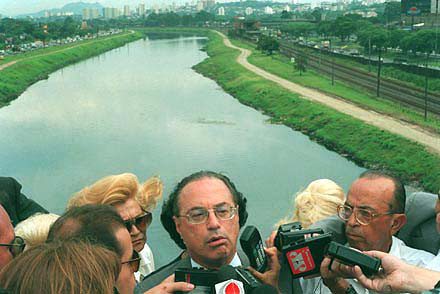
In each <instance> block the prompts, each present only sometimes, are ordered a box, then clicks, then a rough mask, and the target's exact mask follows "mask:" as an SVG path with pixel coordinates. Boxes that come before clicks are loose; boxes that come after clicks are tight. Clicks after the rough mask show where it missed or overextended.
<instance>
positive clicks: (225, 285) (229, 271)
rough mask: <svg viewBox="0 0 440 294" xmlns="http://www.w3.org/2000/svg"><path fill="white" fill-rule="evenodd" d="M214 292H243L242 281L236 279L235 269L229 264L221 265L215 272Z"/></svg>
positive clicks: (223, 293)
mask: <svg viewBox="0 0 440 294" xmlns="http://www.w3.org/2000/svg"><path fill="white" fill-rule="evenodd" d="M214 288H215V293H216V294H245V291H244V287H243V282H241V281H239V280H238V275H237V272H236V271H235V269H234V268H233V267H232V266H230V265H224V266H222V267H221V268H220V269H219V270H218V273H217V284H215V286H214Z"/></svg>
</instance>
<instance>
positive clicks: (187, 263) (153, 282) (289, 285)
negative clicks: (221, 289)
mask: <svg viewBox="0 0 440 294" xmlns="http://www.w3.org/2000/svg"><path fill="white" fill-rule="evenodd" d="M237 252H238V256H239V257H240V260H241V263H242V266H243V267H248V266H249V260H248V258H247V257H246V255H245V254H244V253H243V252H242V251H241V249H240V248H238V251H237ZM181 256H182V254H181V255H179V256H178V257H177V258H176V259H174V260H173V261H172V262H170V263H169V264H167V265H165V266H163V267H161V268H159V269H158V270H156V271H155V272H153V273H151V274H150V275H148V276H146V277H145V278H144V280H143V281H142V282H140V283H139V284H138V285H137V287H136V289H135V290H134V294H143V293H144V292H145V291H147V290H149V289H151V288H153V287H155V286H157V285H159V284H160V283H161V282H162V281H163V280H165V279H166V278H168V277H169V276H170V275H171V274H173V273H174V272H175V271H176V269H177V268H191V260H190V258H189V257H184V258H182V257H181ZM278 286H279V288H280V290H281V293H283V294H291V293H295V294H302V290H301V286H300V284H299V282H298V280H293V279H292V274H291V273H290V269H289V268H288V267H285V266H283V267H282V269H281V273H280V281H279V285H278Z"/></svg>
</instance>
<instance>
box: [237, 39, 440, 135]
mask: <svg viewBox="0 0 440 294" xmlns="http://www.w3.org/2000/svg"><path fill="white" fill-rule="evenodd" d="M232 43H233V44H235V45H236V46H239V47H243V48H247V49H250V50H252V55H251V56H250V57H249V58H248V61H249V63H252V64H254V65H256V66H258V67H260V68H263V69H264V70H266V71H268V72H270V73H273V74H275V75H278V76H280V77H282V78H284V79H286V80H289V81H292V82H294V83H297V84H300V85H302V86H305V87H309V88H314V89H317V90H319V91H321V92H324V93H327V94H330V95H333V96H337V97H340V98H343V99H345V100H347V101H350V102H352V103H354V104H356V105H358V106H360V107H363V108H367V109H372V110H374V111H377V112H379V113H382V114H386V115H389V116H392V117H395V118H397V119H400V120H403V121H407V122H411V123H414V124H418V125H420V126H422V127H425V128H427V129H429V130H432V131H435V132H437V133H440V121H439V120H438V118H437V117H436V116H434V115H428V119H427V121H425V120H424V116H423V113H421V112H419V111H416V110H414V109H412V108H410V107H407V106H402V105H400V104H397V103H394V102H391V101H389V100H385V99H382V98H377V97H376V96H375V95H371V94H368V93H366V92H365V90H362V89H356V88H353V86H349V85H345V84H343V83H342V82H341V81H339V80H335V85H334V86H332V85H331V80H330V78H329V77H327V76H324V75H321V74H319V73H317V72H315V71H314V70H309V69H308V70H307V72H305V73H303V74H302V76H300V75H299V73H298V72H297V71H296V70H295V69H294V68H293V65H292V63H291V62H290V60H288V59H287V58H286V57H284V56H282V55H280V54H274V55H273V56H267V55H266V54H263V53H261V52H260V51H257V50H256V49H255V46H253V45H252V44H250V43H248V42H242V41H238V40H232Z"/></svg>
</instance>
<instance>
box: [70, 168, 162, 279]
mask: <svg viewBox="0 0 440 294" xmlns="http://www.w3.org/2000/svg"><path fill="white" fill-rule="evenodd" d="M162 192H163V183H162V181H161V180H160V179H159V178H158V177H152V178H150V179H148V180H147V181H145V182H144V183H141V184H140V183H139V181H138V179H137V177H136V176H135V175H134V174H131V173H124V174H119V175H111V176H107V177H104V178H102V179H100V180H98V181H97V182H95V183H93V184H92V185H90V186H88V187H85V188H84V189H82V190H81V191H79V192H78V193H76V194H75V195H73V197H72V198H71V199H70V200H69V203H68V204H67V209H69V208H71V207H73V206H82V205H85V204H108V205H111V206H113V207H114V208H115V209H116V210H117V211H118V213H119V214H120V216H121V217H122V219H123V220H124V222H125V225H126V227H127V229H128V231H129V232H130V236H131V241H132V243H133V248H134V249H135V250H136V251H137V252H138V253H139V255H140V257H141V263H140V266H139V271H137V272H135V277H136V280H137V281H139V280H142V277H144V276H146V275H148V274H149V273H151V272H153V271H154V258H153V253H152V252H151V249H150V247H149V246H148V244H147V243H146V241H147V227H148V226H149V225H150V224H151V221H152V217H153V216H152V211H153V210H154V209H155V208H156V206H157V201H158V200H159V199H160V198H161V197H162Z"/></svg>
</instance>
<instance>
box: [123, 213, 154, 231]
mask: <svg viewBox="0 0 440 294" xmlns="http://www.w3.org/2000/svg"><path fill="white" fill-rule="evenodd" d="M152 220H153V215H152V214H151V212H148V211H144V214H142V215H140V216H137V217H136V218H132V219H128V220H125V221H124V224H125V227H126V228H127V230H128V231H129V232H131V230H132V229H133V225H134V226H136V228H138V230H139V231H141V232H143V231H145V229H146V228H147V227H148V226H149V225H150V224H151V221H152Z"/></svg>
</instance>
